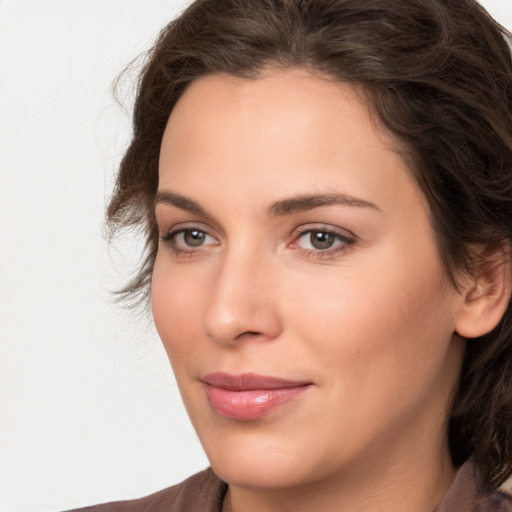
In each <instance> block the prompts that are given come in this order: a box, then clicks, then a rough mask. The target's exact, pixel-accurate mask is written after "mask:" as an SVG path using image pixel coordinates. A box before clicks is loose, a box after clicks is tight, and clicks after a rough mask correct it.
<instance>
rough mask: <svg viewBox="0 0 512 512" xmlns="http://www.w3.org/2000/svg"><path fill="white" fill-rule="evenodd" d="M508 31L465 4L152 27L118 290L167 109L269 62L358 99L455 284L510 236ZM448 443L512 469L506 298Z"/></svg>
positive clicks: (488, 468) (254, 0) (334, 7)
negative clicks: (398, 162) (393, 148)
mask: <svg viewBox="0 0 512 512" xmlns="http://www.w3.org/2000/svg"><path fill="white" fill-rule="evenodd" d="M509 37H510V35H509V34H508V33H507V32H506V31H505V29H503V28H502V27H501V26H499V25H498V24H497V23H496V22H495V21H494V20H493V19H492V18H491V17H490V16H489V15H488V14H487V13H486V12H485V10H484V9H483V8H482V7H481V6H480V5H479V4H477V3H476V2H475V1H473V0H197V1H195V2H194V3H193V4H192V5H191V6H190V7H189V8H188V9H186V10H185V11H184V12H183V13H182V15H181V16H179V17H178V18H177V19H176V20H174V21H172V22H171V23H169V25H168V26H167V27H166V28H165V29H164V30H163V31H162V33H161V34H160V36H159V38H158V40H157V41H156V43H155V45H154V47H153V48H152V50H151V51H150V52H149V54H148V60H147V62H146V64H145V66H144V68H143V70H142V73H141V75H140V81H139V83H138V93H137V98H136V104H135V109H134V117H133V130H134V131H133V138H132V141H131V144H130V146H129V148H128V150H127V152H126V154H125V156H124V159H123V160H122V163H121V166H120V169H119V174H118V177H117V183H116V188H115V190H114V194H113V196H112V199H111V202H110V205H109V207H108V223H109V225H110V226H111V228H112V229H113V231H116V230H118V229H120V228H123V227H130V226H140V227H142V228H143V229H144V232H145V235H146V249H147V252H146V258H145V261H144V263H143V265H142V266H141V268H140V269H139V271H138V273H137V275H136V276H135V278H134V279H133V280H132V281H131V282H130V283H129V284H128V285H127V287H126V288H125V289H124V290H123V291H122V295H124V296H128V297H131V298H133V297H138V298H139V299H141V298H142V299H144V298H147V296H148V293H149V286H150V279H151V274H152V269H153V263H154V260H155V255H156V250H157V245H158V232H157V227H156V222H155V217H154V205H153V201H154V197H155V193H156V190H157V187H158V159H159V152H160V144H161V140H162V136H163V132H164V128H165V126H166V123H167V120H168V118H169V115H170V113H171V111H172V109H173V107H174V105H175V104H176V102H177V101H178V99H179V98H180V96H181V95H182V94H183V92H184V91H185V89H186V88H187V86H189V85H190V84H191V83H192V82H193V81H194V80H196V79H198V78H200V77H202V76H205V75H209V74H213V73H229V74H232V75H236V76H240V77H245V78H248V79H253V78H257V77H258V75H259V74H260V73H261V72H263V71H264V70H266V69H269V68H272V67H281V68H282V67H301V68H304V69H307V70H309V71H311V72H313V73H316V74H318V75H320V76H322V77H324V78H326V79H329V80H334V81H339V82H344V83H349V84H354V85H356V86H358V87H359V88H360V89H361V90H362V91H363V92H364V94H365V96H366V98H367V101H368V104H369V106H370V108H371V111H372V112H373V114H374V115H375V117H376V119H377V120H378V121H379V122H380V124H381V125H382V126H384V127H385V129H386V130H387V131H388V132H389V133H391V135H392V136H393V138H394V139H395V140H396V141H397V143H398V146H399V147H400V150H401V152H402V154H403V156H404V158H405V159H406V161H407V163H408V164H409V167H410V169H411V172H412V174H413V175H414V177H415V179H416V180H417V183H418V185H419V186H420V188H421V190H422V191H423V193H424V195H425V196H426V198H427V200H428V203H429V206H430V210H431V217H432V223H433V227H434V229H435V233H436V237H437V244H438V249H439V253H440V257H441V259H442V261H443V264H444V266H445V268H446V271H447V276H448V277H449V279H450V280H451V281H452V283H453V285H454V286H457V283H456V278H455V276H456V274H457V271H459V270H461V269H462V270H465V271H470V270H471V268H472V265H473V263H474V258H473V257H472V255H471V252H470V248H471V247H475V244H477V245H482V246H502V247H507V248H508V247H509V246H510V241H511V240H512V62H511V53H510V47H509V44H508V41H509ZM507 254H508V257H510V254H509V253H507ZM447 436H448V441H449V445H450V449H451V454H452V459H453V462H454V464H455V465H457V466H458V465H461V464H462V463H463V462H464V461H465V460H467V459H468V458H469V457H472V459H473V460H474V461H475V463H477V464H478V466H479V468H480V470H481V472H482V475H483V477H484V481H485V484H486V486H487V487H488V488H495V487H497V486H498V485H499V484H500V483H502V482H503V481H504V479H505V478H506V477H507V476H508V475H510V474H511V473H512V306H511V305H510V304H509V306H508V309H507V312H506V314H505V315H504V317H503V319H502V321H501V323H500V324H499V326H498V327H497V328H496V329H494V330H493V332H491V333H489V334H487V335H485V336H482V337H481V338H479V339H475V340H469V341H468V342H467V349H466V355H465V360H464V365H463V369H462V374H461V377H460V382H459V385H458V389H457V391H456V394H455V397H454V400H453V407H452V411H451V415H450V421H449V426H448V433H447Z"/></svg>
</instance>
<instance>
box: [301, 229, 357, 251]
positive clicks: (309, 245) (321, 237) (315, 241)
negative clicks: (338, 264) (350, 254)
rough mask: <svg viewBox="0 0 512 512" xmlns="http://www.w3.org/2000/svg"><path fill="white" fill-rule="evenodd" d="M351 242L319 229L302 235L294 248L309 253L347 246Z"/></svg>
mask: <svg viewBox="0 0 512 512" xmlns="http://www.w3.org/2000/svg"><path fill="white" fill-rule="evenodd" d="M352 242H353V241H352V240H351V239H349V238H348V237H345V236H343V235H340V234H339V233H334V232H332V231H327V230H321V229H310V230H308V231H305V232H304V233H302V234H301V235H300V236H299V237H298V238H297V239H296V242H295V244H294V245H295V246H297V247H300V248H301V249H306V250H310V251H328V250H329V249H335V248H338V247H339V246H344V245H349V244H351V243H352Z"/></svg>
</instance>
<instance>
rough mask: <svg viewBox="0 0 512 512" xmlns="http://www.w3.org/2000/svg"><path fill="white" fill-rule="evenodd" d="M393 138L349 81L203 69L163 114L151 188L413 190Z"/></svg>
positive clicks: (235, 192) (274, 196) (239, 194)
mask: <svg viewBox="0 0 512 512" xmlns="http://www.w3.org/2000/svg"><path fill="white" fill-rule="evenodd" d="M394 147H395V144H394V141H393V140H392V139H391V138H390V137H389V136H387V135H386V134H385V133H384V131H383V130H382V129H380V128H379V127H378V126H377V125H376V123H375V122H374V118H373V117H372V115H371V114H370V112H369V109H368V107H367V104H366V103H365V101H364V96H363V94H361V92H360V91H359V90H357V89H356V88H355V87H352V86H350V85H347V84H342V83H337V82H332V81H328V80H325V79H322V78H319V77H316V76H314V75H312V74H310V73H308V72H306V71H304V70H297V69H292V70H274V71H269V72H267V73H266V74H264V75H262V76H261V77H260V78H258V79H255V80H247V79H242V78H237V77H233V76H230V75H213V76H208V77H204V78H202V79H199V80H197V81H196V82H195V83H193V84H192V85H191V86H190V88H189V89H188V90H187V91H186V92H185V93H184V95H183V96H182V97H181V99H180V100H179V102H178V103H177V105H176V107H175V109H174V110H173V112H172V114H171V116H170V118H169V121H168V124H167V127H166V130H165V133H164V137H163V141H162V149H161V158H160V188H166V187H170V188H172V189H176V188H178V189H179V192H180V193H183V194H185V195H187V196H192V195H194V194H206V196H212V195H213V194H214V193H216V194H220V193H222V194H223V195H224V196H225V197H227V196H229V195H231V199H232V200H233V201H235V202H237V201H240V198H244V199H247V198H251V197H256V196H258V195H260V196H262V197H263V196H265V197H266V198H267V200H268V201H272V200H279V199H280V196H282V195H283V194H285V192H286V195H292V194H304V193H305V192H311V191H312V190H313V191H314V192H325V193H331V192H343V193H347V194H351V195H354V196H357V197H364V198H365V199H367V200H368V201H371V202H375V200H374V199H373V198H372V196H374V195H380V196H382V195H388V196H389V197H388V199H392V198H393V196H394V195H395V194H396V191H397V190H398V189H400V188H403V186H404V184H405V185H406V186H407V188H408V189H410V190H413V191H414V193H417V192H418V191H417V190H416V187H415V186H414V187H412V188H411V183H410V181H411V180H410V176H409V171H408V169H407V166H406V164H405V163H404V161H403V160H402V158H401V157H400V156H399V155H398V153H397V152H396V151H395V149H394ZM404 173H405V175H406V176H405V181H404ZM405 182H407V183H405ZM340 187H341V189H342V190H340ZM229 192H232V193H231V194H229Z"/></svg>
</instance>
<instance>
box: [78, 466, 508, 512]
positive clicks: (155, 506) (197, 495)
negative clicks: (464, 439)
mask: <svg viewBox="0 0 512 512" xmlns="http://www.w3.org/2000/svg"><path fill="white" fill-rule="evenodd" d="M227 487H228V486H227V484H226V483H224V482H223V481H222V480H220V479H219V478H218V477H217V475H215V473H214V472H213V471H212V470H211V469H206V470H204V471H201V472H200V473H196V474H195V475H193V476H191V477H190V478H188V479H187V480H185V481H184V482H182V483H181V484H178V485H174V486H172V487H169V488H167V489H164V490H162V491H159V492H157V493H155V494H151V495H150V496H146V497H145V498H140V499H136V500H128V501H116V502H112V503H105V504H103V505H96V506H92V507H85V508H80V509H77V510H75V511H74V512H221V510H222V501H223V499H224V496H225V494H226V491H227ZM433 512H512V496H511V495H510V493H509V492H507V491H506V490H505V489H504V488H500V489H499V490H497V491H494V492H491V493H484V492H483V491H482V487H481V483H480V478H479V476H478V471H477V470H476V468H475V466H474V465H473V464H472V463H471V462H466V463H465V464H464V465H463V466H462V467H461V468H460V469H459V471H458V473H457V476H456V477H455V480H454V482H453V484H452V485H451V487H450V488H449V489H448V491H447V492H446V494H445V495H444V497H443V499H442V500H441V502H440V503H439V505H437V507H436V508H435V509H434V511H433Z"/></svg>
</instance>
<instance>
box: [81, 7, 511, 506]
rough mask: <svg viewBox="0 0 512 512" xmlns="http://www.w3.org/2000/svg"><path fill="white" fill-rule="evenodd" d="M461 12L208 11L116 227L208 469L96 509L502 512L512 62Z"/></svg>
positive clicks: (138, 138)
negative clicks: (140, 230)
mask: <svg viewBox="0 0 512 512" xmlns="http://www.w3.org/2000/svg"><path fill="white" fill-rule="evenodd" d="M506 38H508V34H506V33H505V31H504V30H503V29H502V28H501V27H499V26H498V25H497V24H496V23H495V22H494V21H493V20H492V19H491V18H490V17H489V16H488V15H487V13H486V12H485V11H484V10H483V9H482V8H481V7H480V6H479V5H478V4H476V3H475V2H473V1H472V0H258V1H257V2H256V1H254V0H197V1H196V2H194V3H193V4H192V5H191V6H190V7H189V8H188V9H187V10H186V11H185V12H184V13H183V14H182V15H181V16H180V17H179V18H178V19H177V20H175V21H173V22H171V23H170V24H169V25H168V27H167V28H166V29H165V30H164V31H163V32H162V34H161V36H160V38H159V39H158V41H157V43H156V44H155V46H154V48H153V50H152V51H151V53H150V57H149V60H148V62H147V64H146V66H145V68H144V70H143V72H142V75H141V80H140V83H139V91H138V96H137V102H136V106H135V113H134V135H133V140H132V143H131V145H130V147H129V149H128V151H127V153H126V155H125V157H124V160H123V162H122V164H121V168H120V171H119V175H118V182H117V187H116V190H115V193H114V196H113V198H112V201H111V203H110V206H109V209H108V218H109V222H110V223H111V225H112V226H113V228H114V229H120V228H123V227H126V226H131V225H142V226H144V229H145V230H146V233H147V251H148V252H147V259H146V261H145V264H144V266H143V268H141V269H140V271H139V273H138V275H137V276H136V278H135V279H134V280H133V281H132V282H131V283H130V284H129V285H128V286H127V287H126V289H125V290H124V294H125V296H128V297H132V298H133V297H138V298H139V299H142V300H145V299H146V298H148V297H149V296H151V303H152V309H153V315H154V320H155V324H156V327H157V330H158V332H159V334H160V337H161V339H162V342H163V344H164V346H165V348H166V350H167V353H168V355H169V359H170V362H171V364H172V367H173V370H174V372H175V375H176V379H177V382H178V386H179V388H180V391H181V394H182V397H183V400H184V403H185V406H186V408H187V411H188V413H189V416H190V418H191V421H192V423H193V425H194V427H195V429H196V431H197V433H198V436H199V438H200V440H201V443H202V445H203V447H204V449H205V452H206V454H207V456H208V458H209V461H210V463H211V469H209V470H207V471H205V472H203V473H200V474H198V475H195V476H193V477H191V478H190V479H189V480H187V481H185V482H184V483H182V484H180V485H178V486H175V487H172V488H169V489H166V490H163V491H161V492H159V493H157V494H155V495H152V496H149V497H147V498H143V499H141V500H135V501H129V502H118V503H114V504H107V505H103V506H99V507H93V508H89V509H87V510H98V511H102V510H123V511H125V510H126V511H129V510H157V511H158V510H162V511H163V510H191V511H195V510H201V511H203V510H204V511H232V512H240V511H244V512H252V511H258V512H265V511H276V510H279V511H288V510H293V511H302V510H308V511H309V510H315V511H320V512H321V511H333V510H350V511H365V512H372V511H377V510H378V511H385V510H390V511H391V510H392V511H394V512H399V511H407V512H410V511H415V512H423V511H425V512H430V511H432V510H436V511H438V512H447V511H450V512H462V511H464V512H469V511H484V510H485V511H505V510H507V511H508V510H512V499H511V498H510V496H509V495H507V494H506V493H505V491H504V490H503V489H499V487H500V485H501V484H503V482H504V481H505V480H506V478H507V477H508V476H509V475H510V474H511V473H512V427H511V423H512V422H511V421H510V419H511V414H512V331H511V326H512V311H511V300H510V297H511V280H512V277H511V274H512V270H511V269H512V265H511V253H510V242H511V239H512V169H511V167H512V130H511V128H512V122H511V119H512V62H511V54H510V49H509V46H508V44H507V41H506Z"/></svg>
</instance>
